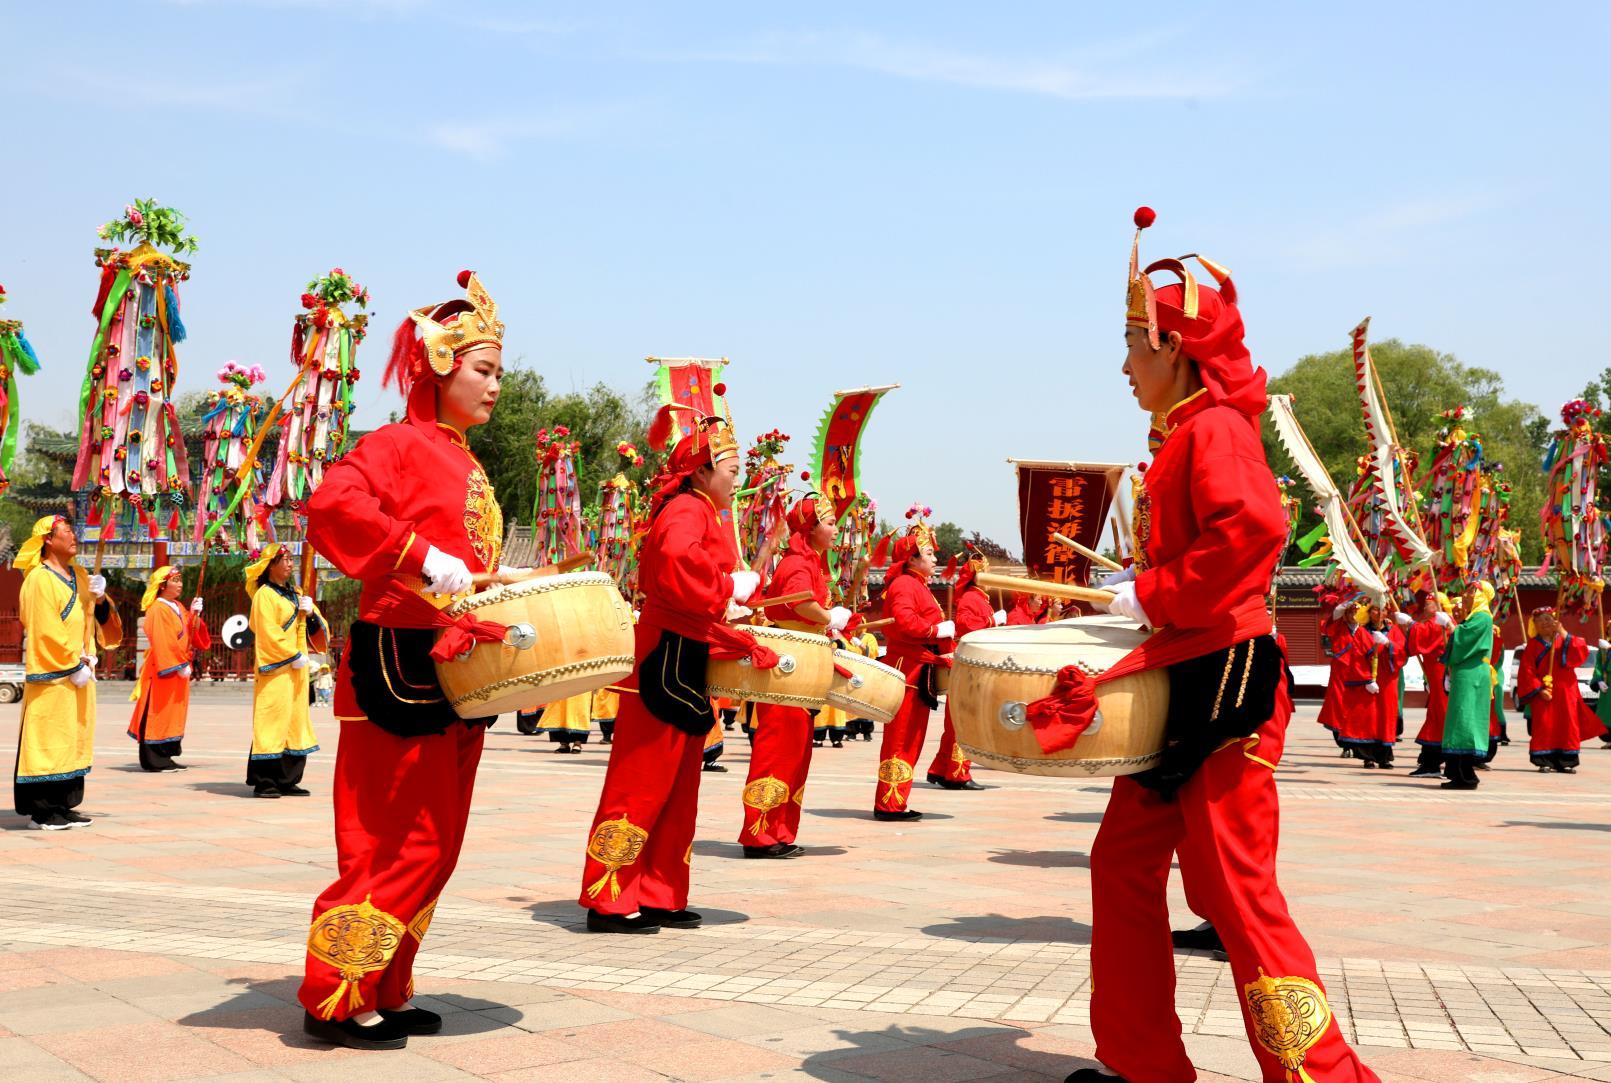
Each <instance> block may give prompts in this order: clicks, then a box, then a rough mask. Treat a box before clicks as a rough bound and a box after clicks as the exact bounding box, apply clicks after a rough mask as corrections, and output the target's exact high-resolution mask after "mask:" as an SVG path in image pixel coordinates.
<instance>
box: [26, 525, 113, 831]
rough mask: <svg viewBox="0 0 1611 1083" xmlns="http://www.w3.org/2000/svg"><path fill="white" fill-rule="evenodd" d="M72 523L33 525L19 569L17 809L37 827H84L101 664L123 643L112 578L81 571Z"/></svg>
mask: <svg viewBox="0 0 1611 1083" xmlns="http://www.w3.org/2000/svg"><path fill="white" fill-rule="evenodd" d="M77 555H78V538H77V537H76V536H75V535H74V533H73V524H72V523H70V522H68V521H67V519H66V518H64V517H62V516H60V515H54V516H52V515H47V516H46V517H45V518H43V519H40V520H39V521H38V522H36V523H35V524H34V528H33V531H32V533H31V534H30V535H29V537H28V540H27V541H25V542H23V543H22V546H21V548H20V549H18V551H17V557H16V559H15V560H14V561H12V567H14V568H16V569H17V570H18V571H19V572H21V573H23V575H24V577H25V578H24V579H23V581H22V598H21V607H20V608H21V618H22V628H23V632H24V634H25V636H26V641H25V644H24V649H23V660H24V665H25V668H26V670H27V674H28V679H27V683H26V687H25V689H24V691H23V694H22V727H21V730H20V732H19V734H18V738H17V766H16V774H15V776H14V785H13V790H12V792H13V805H14V807H15V808H16V811H17V815H19V816H27V817H29V818H30V819H29V824H28V826H29V827H32V828H37V829H39V830H41V831H61V830H65V829H67V828H72V827H85V826H88V824H89V823H90V818H89V817H88V816H85V815H82V814H81V813H78V812H75V811H74V810H75V809H76V808H78V806H79V804H80V803H81V802H82V801H83V800H84V776H86V775H88V774H89V772H90V766H91V764H92V762H93V761H94V758H95V661H96V658H97V656H98V654H99V648H111V647H115V646H117V644H118V640H120V639H121V638H122V637H123V625H122V623H121V622H120V621H119V620H118V615H117V609H116V608H115V607H114V606H113V605H112V604H111V602H109V601H107V600H106V580H105V579H103V578H101V577H100V576H99V575H96V576H90V575H86V574H85V573H84V569H83V568H80V567H79V566H78V563H77V561H76V560H75V558H76V557H77Z"/></svg>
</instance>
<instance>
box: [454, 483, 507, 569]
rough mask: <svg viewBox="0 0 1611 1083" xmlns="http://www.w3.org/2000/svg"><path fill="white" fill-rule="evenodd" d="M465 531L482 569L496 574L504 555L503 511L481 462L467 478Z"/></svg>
mask: <svg viewBox="0 0 1611 1083" xmlns="http://www.w3.org/2000/svg"><path fill="white" fill-rule="evenodd" d="M471 461H472V462H474V456H471ZM464 530H465V533H467V534H468V535H469V536H470V549H471V551H473V552H474V553H475V555H476V559H477V560H479V561H481V566H482V567H483V568H485V569H486V570H487V571H489V572H491V571H497V569H498V558H499V557H501V556H502V555H503V511H502V509H500V508H499V507H498V498H497V494H496V493H495V492H493V489H492V482H490V481H488V480H487V475H486V471H484V470H482V469H481V464H480V463H479V462H474V465H473V466H471V467H470V476H469V477H468V478H466V479H465V494H464Z"/></svg>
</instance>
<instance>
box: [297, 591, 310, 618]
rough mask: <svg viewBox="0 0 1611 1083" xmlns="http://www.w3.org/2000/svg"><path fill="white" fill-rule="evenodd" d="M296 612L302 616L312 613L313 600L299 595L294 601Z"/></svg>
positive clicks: (304, 595)
mask: <svg viewBox="0 0 1611 1083" xmlns="http://www.w3.org/2000/svg"><path fill="white" fill-rule="evenodd" d="M296 611H297V612H298V613H301V614H302V615H303V616H307V615H308V614H309V613H312V612H313V599H312V598H309V597H308V596H307V595H306V594H303V595H300V596H299V597H298V598H297V600H296Z"/></svg>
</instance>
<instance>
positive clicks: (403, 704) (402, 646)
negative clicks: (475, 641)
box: [347, 620, 497, 737]
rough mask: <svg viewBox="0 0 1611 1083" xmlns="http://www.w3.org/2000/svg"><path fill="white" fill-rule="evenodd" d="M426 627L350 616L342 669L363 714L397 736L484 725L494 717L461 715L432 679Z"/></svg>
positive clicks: (432, 663)
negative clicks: (464, 724) (383, 623)
mask: <svg viewBox="0 0 1611 1083" xmlns="http://www.w3.org/2000/svg"><path fill="white" fill-rule="evenodd" d="M435 642H436V632H435V631H434V630H433V629H430V628H382V627H381V626H380V625H378V624H371V623H370V622H369V621H364V620H355V621H353V622H352V628H351V630H350V631H349V633H348V635H347V671H348V672H349V673H351V674H352V693H353V698H355V699H356V700H357V701H358V707H359V709H360V710H362V711H363V712H364V716H365V717H366V718H368V719H369V721H371V722H373V723H374V724H375V725H377V726H379V727H380V728H381V729H383V730H385V731H386V732H387V733H390V734H393V735H395V736H397V737H425V736H428V735H431V734H436V733H446V732H447V729H448V727H449V726H451V725H453V723H455V722H461V721H462V722H468V723H471V724H475V725H486V726H490V725H492V723H493V722H496V721H497V716H496V715H493V716H491V717H488V718H473V719H461V718H460V717H459V716H458V715H457V714H456V713H454V710H453V708H452V707H451V706H450V705H449V704H448V701H447V694H446V693H445V692H443V691H442V685H441V683H440V682H439V681H438V680H437V679H436V662H435V661H434V660H433V659H432V658H431V647H432V645H433V644H434V643H435Z"/></svg>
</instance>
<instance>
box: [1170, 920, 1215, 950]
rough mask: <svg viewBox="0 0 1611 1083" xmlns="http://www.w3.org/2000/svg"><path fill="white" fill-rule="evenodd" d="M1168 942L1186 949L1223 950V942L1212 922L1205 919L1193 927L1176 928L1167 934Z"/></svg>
mask: <svg viewBox="0 0 1611 1083" xmlns="http://www.w3.org/2000/svg"><path fill="white" fill-rule="evenodd" d="M1169 942H1170V943H1172V944H1173V945H1174V946H1175V947H1177V948H1185V949H1186V950H1188V951H1223V950H1224V949H1225V944H1224V942H1223V941H1221V940H1220V938H1219V930H1217V929H1215V928H1214V923H1213V922H1211V921H1205V922H1203V923H1202V924H1201V925H1199V926H1197V927H1196V928H1194V929H1176V930H1174V931H1173V932H1171V933H1170V934H1169Z"/></svg>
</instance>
